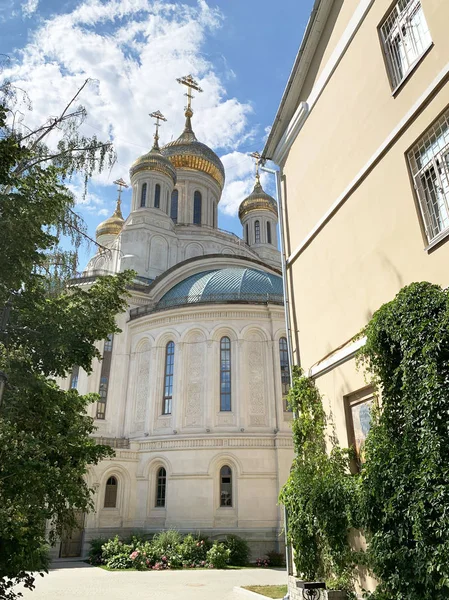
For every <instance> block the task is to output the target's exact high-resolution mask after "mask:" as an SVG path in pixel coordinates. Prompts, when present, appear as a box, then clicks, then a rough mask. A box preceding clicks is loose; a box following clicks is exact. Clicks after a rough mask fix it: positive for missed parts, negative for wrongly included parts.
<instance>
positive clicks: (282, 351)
mask: <svg viewBox="0 0 449 600" xmlns="http://www.w3.org/2000/svg"><path fill="white" fill-rule="evenodd" d="M279 358H280V361H281V385H282V399H283V401H284V410H289V409H288V404H287V394H288V390H289V389H290V364H289V361H288V345H287V338H285V337H281V339H280V340H279Z"/></svg>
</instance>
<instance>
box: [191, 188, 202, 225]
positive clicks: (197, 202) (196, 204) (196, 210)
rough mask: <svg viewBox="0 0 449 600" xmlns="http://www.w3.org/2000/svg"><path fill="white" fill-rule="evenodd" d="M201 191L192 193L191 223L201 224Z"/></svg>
mask: <svg viewBox="0 0 449 600" xmlns="http://www.w3.org/2000/svg"><path fill="white" fill-rule="evenodd" d="M201 204H202V198H201V192H198V191H196V192H195V193H194V195H193V223H194V224H195V225H201Z"/></svg>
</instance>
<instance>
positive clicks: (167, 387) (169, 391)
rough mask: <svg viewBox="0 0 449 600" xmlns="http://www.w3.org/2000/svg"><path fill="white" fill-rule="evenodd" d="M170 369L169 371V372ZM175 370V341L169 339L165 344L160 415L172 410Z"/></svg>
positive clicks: (168, 413) (169, 413) (167, 413)
mask: <svg viewBox="0 0 449 600" xmlns="http://www.w3.org/2000/svg"><path fill="white" fill-rule="evenodd" d="M170 371H171V372H170ZM174 372H175V342H174V341H173V340H170V341H169V342H167V344H166V346H165V359H164V389H163V396H162V415H164V416H167V415H171V414H172V410H173V382H174Z"/></svg>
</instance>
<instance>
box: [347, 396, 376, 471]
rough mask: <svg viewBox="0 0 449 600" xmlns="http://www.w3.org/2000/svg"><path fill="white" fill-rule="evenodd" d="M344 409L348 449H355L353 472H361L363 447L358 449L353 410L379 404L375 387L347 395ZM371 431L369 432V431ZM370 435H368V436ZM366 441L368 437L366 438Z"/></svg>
mask: <svg viewBox="0 0 449 600" xmlns="http://www.w3.org/2000/svg"><path fill="white" fill-rule="evenodd" d="M343 401H344V408H345V422H346V434H347V438H348V447H349V448H351V447H353V448H354V456H355V458H354V459H353V460H352V461H351V471H352V472H354V473H356V472H358V471H360V469H361V466H362V464H363V462H364V459H363V453H361V450H362V446H361V447H360V448H359V449H358V448H357V443H356V435H355V427H354V414H353V409H354V408H357V407H358V406H361V405H366V404H368V403H369V404H371V406H373V407H374V406H375V405H376V404H377V398H376V395H375V392H374V388H373V386H371V385H369V386H367V387H364V388H362V389H360V390H358V391H356V392H352V393H350V394H346V395H345V396H344V397H343ZM370 429H371V425H370ZM368 431H369V430H368ZM366 435H368V433H367V434H366ZM365 439H366V437H365Z"/></svg>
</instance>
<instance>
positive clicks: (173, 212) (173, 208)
mask: <svg viewBox="0 0 449 600" xmlns="http://www.w3.org/2000/svg"><path fill="white" fill-rule="evenodd" d="M178 195H179V194H178V190H173V191H172V193H171V205H170V217H171V219H172V221H173V223H177V222H178Z"/></svg>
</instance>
